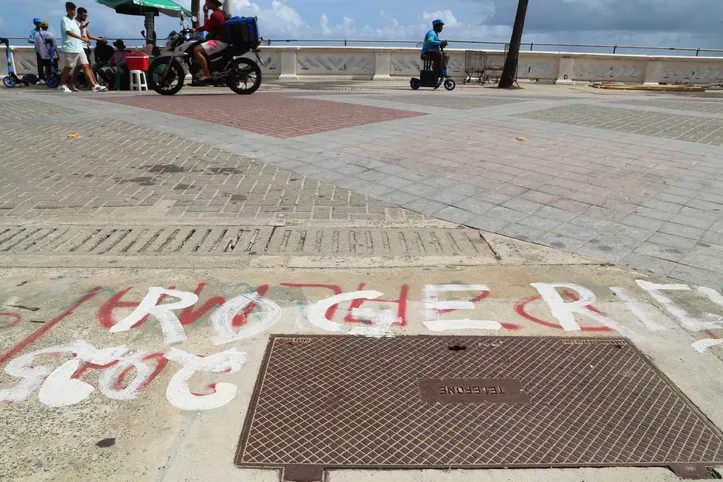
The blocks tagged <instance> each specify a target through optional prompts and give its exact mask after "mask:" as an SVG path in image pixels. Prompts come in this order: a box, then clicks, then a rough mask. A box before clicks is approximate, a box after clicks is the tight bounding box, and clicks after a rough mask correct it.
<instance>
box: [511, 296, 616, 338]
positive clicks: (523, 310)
mask: <svg viewBox="0 0 723 482" xmlns="http://www.w3.org/2000/svg"><path fill="white" fill-rule="evenodd" d="M562 294H563V296H565V297H567V298H569V299H571V300H572V301H577V300H579V299H580V298H579V297H578V296H577V295H576V294H575V293H573V292H572V291H569V290H563V291H562ZM541 299H542V296H531V297H529V298H525V299H523V300H520V301H518V302H517V303H516V304H515V312H516V313H517V314H518V315H520V316H523V317H525V318H527V319H528V320H530V321H534V322H535V323H537V324H540V325H543V326H547V327H550V328H555V329H556V330H562V327H561V326H560V325H559V324H557V323H551V322H549V321H545V320H541V319H540V318H537V317H535V316H532V315H531V314H529V313H528V312H527V305H528V304H529V303H531V302H533V301H538V300H541ZM586 308H587V309H588V310H590V311H593V312H595V313H598V314H603V313H602V312H601V311H600V310H598V309H597V308H595V307H594V306H592V305H588V306H586ZM580 330H582V331H589V332H599V331H610V328H608V327H607V326H582V327H580Z"/></svg>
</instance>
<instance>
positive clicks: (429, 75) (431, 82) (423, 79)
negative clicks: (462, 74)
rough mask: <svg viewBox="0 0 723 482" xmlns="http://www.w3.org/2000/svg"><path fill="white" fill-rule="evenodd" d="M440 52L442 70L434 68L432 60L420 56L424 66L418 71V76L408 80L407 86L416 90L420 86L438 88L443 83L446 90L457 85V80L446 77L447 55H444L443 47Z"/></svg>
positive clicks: (452, 88)
mask: <svg viewBox="0 0 723 482" xmlns="http://www.w3.org/2000/svg"><path fill="white" fill-rule="evenodd" d="M441 52H442V62H443V65H442V72H439V71H437V70H435V69H434V62H433V61H432V60H430V59H428V58H427V59H425V58H424V57H422V60H424V66H423V67H422V70H420V71H419V78H418V79H417V78H413V79H412V80H410V81H409V86H410V87H411V88H412V89H413V90H417V89H419V88H420V87H431V88H432V89H438V88H439V87H440V86H441V85H442V84H444V88H445V89H447V90H454V88H455V87H457V82H455V81H454V80H452V79H450V78H449V77H447V57H445V55H444V48H442V49H441Z"/></svg>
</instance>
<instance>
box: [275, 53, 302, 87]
mask: <svg viewBox="0 0 723 482" xmlns="http://www.w3.org/2000/svg"><path fill="white" fill-rule="evenodd" d="M296 65H297V62H296V50H285V51H282V52H281V73H280V74H279V80H297V79H298V78H299V77H298V76H297V75H296Z"/></svg>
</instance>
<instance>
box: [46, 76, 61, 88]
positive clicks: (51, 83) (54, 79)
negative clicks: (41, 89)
mask: <svg viewBox="0 0 723 482" xmlns="http://www.w3.org/2000/svg"><path fill="white" fill-rule="evenodd" d="M45 85H47V86H48V87H49V88H51V89H57V88H58V86H59V85H60V76H59V75H58V74H50V77H48V78H47V79H46V80H45Z"/></svg>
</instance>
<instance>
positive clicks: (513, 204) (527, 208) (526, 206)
mask: <svg viewBox="0 0 723 482" xmlns="http://www.w3.org/2000/svg"><path fill="white" fill-rule="evenodd" d="M502 206H504V207H506V208H510V209H513V210H515V211H519V212H521V213H526V214H533V213H535V212H537V211H539V210H540V209H542V208H543V207H545V205H544V204H540V203H537V202H533V201H526V200H524V199H510V200H509V201H507V202H505V203H504V204H502Z"/></svg>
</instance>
